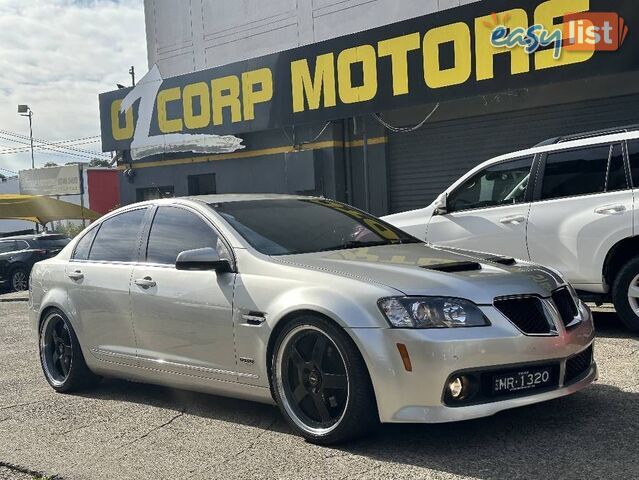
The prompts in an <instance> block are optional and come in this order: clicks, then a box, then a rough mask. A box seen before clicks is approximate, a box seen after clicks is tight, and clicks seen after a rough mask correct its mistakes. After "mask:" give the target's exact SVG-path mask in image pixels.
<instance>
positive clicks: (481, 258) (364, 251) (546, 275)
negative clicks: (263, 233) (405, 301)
mask: <svg viewBox="0 0 639 480" xmlns="http://www.w3.org/2000/svg"><path fill="white" fill-rule="evenodd" d="M273 258H274V261H277V262H281V263H286V264H288V265H291V266H295V267H298V268H303V269H306V270H317V271H322V272H330V273H333V274H335V275H340V276H344V277H350V278H355V279H359V280H363V281H366V282H373V283H377V284H382V285H386V286H388V287H391V288H393V289H396V290H399V291H400V292H402V293H404V294H405V295H407V296H420V295H424V296H446V297H461V298H466V299H468V300H471V301H474V302H475V303H478V304H482V305H489V304H492V303H493V301H494V299H495V298H496V297H502V296H512V295H538V296H541V297H544V298H546V297H549V296H550V295H551V294H552V292H553V291H554V290H556V289H557V288H558V287H559V286H561V285H562V284H563V282H562V280H561V279H560V278H559V277H558V276H557V275H555V274H554V273H553V272H552V271H550V270H548V269H546V268H544V267H540V266H537V265H532V264H529V263H527V262H518V261H516V260H514V259H511V258H507V257H501V256H496V255H490V254H481V253H477V252H469V251H464V250H454V249H449V248H443V247H435V246H432V245H427V244H403V245H387V246H379V247H367V248H357V249H349V250H339V251H330V252H319V253H308V254H300V255H287V256H282V257H273Z"/></svg>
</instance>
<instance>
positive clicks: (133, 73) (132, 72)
mask: <svg viewBox="0 0 639 480" xmlns="http://www.w3.org/2000/svg"><path fill="white" fill-rule="evenodd" d="M129 75H131V83H132V84H133V86H134V87H135V67H134V66H133V65H131V68H129Z"/></svg>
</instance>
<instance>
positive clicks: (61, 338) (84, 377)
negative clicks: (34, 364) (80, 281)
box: [39, 309, 100, 393]
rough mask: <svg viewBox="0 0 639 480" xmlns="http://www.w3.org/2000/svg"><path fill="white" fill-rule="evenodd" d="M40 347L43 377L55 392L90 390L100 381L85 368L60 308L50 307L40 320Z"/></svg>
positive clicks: (72, 334)
mask: <svg viewBox="0 0 639 480" xmlns="http://www.w3.org/2000/svg"><path fill="white" fill-rule="evenodd" d="M39 347H40V364H41V366H42V370H43V372H44V376H45V378H46V379H47V382H49V385H51V387H52V388H53V389H54V390H56V391H57V392H60V393H71V392H76V391H80V390H86V389H90V388H92V387H94V386H95V385H97V383H98V382H99V381H100V377H99V376H97V375H95V374H94V373H93V372H92V371H91V370H90V369H89V367H87V364H86V362H85V360H84V355H83V354H82V349H81V348H80V342H79V341H78V337H77V336H76V334H75V331H74V330H73V327H72V326H71V323H70V322H69V320H68V318H67V317H66V315H65V314H64V313H63V312H62V311H60V310H58V309H52V310H50V311H49V312H48V313H47V314H46V316H45V317H44V319H43V320H42V322H41V324H40V331H39Z"/></svg>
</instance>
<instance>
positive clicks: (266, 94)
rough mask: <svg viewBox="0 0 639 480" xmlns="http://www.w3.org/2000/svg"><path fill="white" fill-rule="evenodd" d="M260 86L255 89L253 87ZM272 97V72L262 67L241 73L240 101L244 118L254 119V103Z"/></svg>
mask: <svg viewBox="0 0 639 480" xmlns="http://www.w3.org/2000/svg"><path fill="white" fill-rule="evenodd" d="M258 85H259V87H260V89H259V90H257V91H255V87H256V86H258ZM272 98H273V72H271V70H270V69H269V68H262V69H260V70H254V71H252V72H246V73H243V74H242V103H243V104H244V120H255V105H257V104H258V103H266V102H268V101H270V100H271V99H272Z"/></svg>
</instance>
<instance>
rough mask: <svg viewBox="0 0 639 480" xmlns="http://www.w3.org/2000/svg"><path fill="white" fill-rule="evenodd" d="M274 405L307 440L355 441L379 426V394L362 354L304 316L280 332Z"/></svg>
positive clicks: (336, 331)
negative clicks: (277, 406) (276, 405)
mask: <svg viewBox="0 0 639 480" xmlns="http://www.w3.org/2000/svg"><path fill="white" fill-rule="evenodd" d="M271 366H272V368H271V377H272V378H271V382H272V387H273V393H274V396H275V400H276V401H277V404H278V405H279V407H280V410H281V411H282V414H283V415H284V417H285V418H286V419H287V421H288V423H289V424H290V426H291V428H292V429H293V430H294V431H295V432H296V433H297V434H299V435H301V436H303V437H304V438H305V439H306V440H307V441H309V442H311V443H315V444H320V445H328V444H335V443H341V442H345V441H347V440H353V439H355V438H359V437H362V436H364V435H366V434H367V433H369V432H371V431H373V430H374V429H375V427H376V426H377V425H378V424H379V415H378V413H377V405H376V402H375V393H374V390H373V386H372V384H371V380H370V377H369V374H368V370H367V368H366V365H365V363H364V360H363V359H362V356H361V355H360V352H359V350H358V349H357V347H356V346H355V344H354V343H353V341H352V340H351V339H350V337H348V335H347V334H346V333H345V332H344V331H343V330H342V329H340V328H339V327H337V326H336V325H334V324H333V323H332V322H330V321H328V320H326V319H324V318H322V317H320V316H303V317H300V318H297V319H296V320H294V321H292V322H291V323H289V324H287V325H286V326H285V327H284V329H283V330H282V331H281V332H280V334H279V336H278V338H277V340H276V344H275V348H274V349H273V357H272V363H271Z"/></svg>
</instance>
